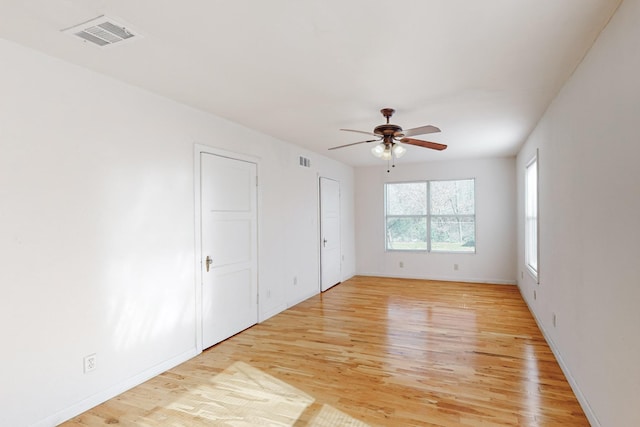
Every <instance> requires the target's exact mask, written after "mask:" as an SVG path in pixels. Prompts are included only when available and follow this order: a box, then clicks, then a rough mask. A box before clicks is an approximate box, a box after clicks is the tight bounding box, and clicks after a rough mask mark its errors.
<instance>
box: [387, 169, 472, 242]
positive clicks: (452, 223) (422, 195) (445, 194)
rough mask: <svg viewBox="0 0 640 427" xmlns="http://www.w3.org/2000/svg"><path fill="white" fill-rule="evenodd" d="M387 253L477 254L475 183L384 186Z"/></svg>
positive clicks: (432, 182)
mask: <svg viewBox="0 0 640 427" xmlns="http://www.w3.org/2000/svg"><path fill="white" fill-rule="evenodd" d="M385 230H386V239H385V240H386V243H385V244H386V249H387V250H397V251H429V252H471V253H473V252H475V250H476V242H475V240H476V239H475V234H476V218H475V180H473V179H465V180H455V181H453V180H452V181H421V182H403V183H387V184H385Z"/></svg>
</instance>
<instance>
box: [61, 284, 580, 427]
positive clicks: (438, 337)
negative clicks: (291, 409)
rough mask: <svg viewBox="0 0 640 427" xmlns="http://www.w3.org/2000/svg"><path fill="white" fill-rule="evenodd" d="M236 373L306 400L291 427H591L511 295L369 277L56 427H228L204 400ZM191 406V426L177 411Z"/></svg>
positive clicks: (510, 290)
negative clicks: (252, 372) (194, 408)
mask: <svg viewBox="0 0 640 427" xmlns="http://www.w3.org/2000/svg"><path fill="white" fill-rule="evenodd" d="M235 362H242V363H245V364H247V365H249V366H251V367H252V368H255V369H256V370H257V371H256V372H263V373H264V374H265V375H267V376H269V377H273V378H275V379H277V380H279V381H283V382H285V383H287V384H288V385H290V386H291V387H292V388H293V389H297V390H299V391H300V392H301V393H302V394H304V395H308V396H311V397H312V398H313V399H314V401H313V403H312V404H311V405H309V406H308V407H307V408H306V410H304V411H303V412H302V415H301V416H300V417H299V418H298V419H297V420H296V421H295V423H293V424H290V425H295V426H296V427H301V426H311V425H314V423H315V424H316V425H319V424H322V425H323V426H324V425H327V423H328V422H331V421H330V420H331V419H332V417H338V418H340V417H342V418H340V419H341V420H342V421H340V423H342V424H344V425H349V424H348V423H347V421H345V420H346V419H349V418H350V419H351V420H352V421H351V422H352V423H353V424H352V425H361V424H357V423H358V422H363V423H366V424H368V425H369V426H499V425H517V426H588V425H589V423H588V421H587V418H586V417H585V415H584V413H583V411H582V409H581V408H580V405H579V404H578V401H577V399H576V397H575V395H574V394H573V392H572V390H571V388H570V386H569V384H568V382H567V380H566V378H565V377H564V375H563V373H562V371H561V370H560V367H559V366H558V363H557V361H556V360H555V358H554V356H553V353H552V352H551V350H550V349H549V346H548V345H547V343H546V342H545V340H544V338H543V336H542V334H541V332H540V330H539V329H538V327H537V325H536V323H535V321H534V319H533V317H532V316H531V313H530V312H529V310H528V308H527V306H526V304H525V303H524V301H523V300H522V297H521V296H520V294H519V291H518V289H517V288H516V287H515V286H504V285H487V284H467V283H452V282H437V281H423V280H406V279H389V278H377V277H354V278H352V279H350V280H348V281H346V282H344V283H342V284H340V285H338V286H336V287H334V288H332V289H331V290H329V291H327V292H325V293H323V294H321V295H317V296H315V297H313V298H310V299H309V300H307V301H304V302H302V303H300V304H298V305H296V306H295V307H292V308H290V309H288V310H286V311H285V312H283V313H280V314H279V315H277V316H275V317H273V318H271V319H269V320H267V321H266V322H263V323H262V324H259V325H256V326H254V327H252V328H250V329H248V330H246V331H244V332H242V333H240V334H238V335H236V336H234V337H232V338H230V339H228V340H226V341H224V342H222V343H220V344H218V345H216V346H214V347H212V348H210V349H208V350H206V351H205V352H203V353H202V354H201V355H199V356H197V357H196V358H194V359H192V360H190V361H188V362H186V363H184V364H182V365H180V366H178V367H176V368H174V369H172V370H170V371H168V372H165V373H164V374H162V375H159V376H158V377H156V378H153V379H152V380H150V381H148V382H146V383H144V384H142V385H140V386H138V387H136V388H134V389H132V390H129V391H128V392H126V393H123V394H122V395H120V396H118V397H117V398H115V399H112V400H110V401H108V402H105V403H104V404H102V405H100V406H98V407H96V408H94V409H92V410H90V411H88V412H86V413H84V414H82V415H80V416H78V417H76V418H74V419H73V420H70V421H69V422H68V423H66V424H63V425H66V426H97V425H104V424H115V423H118V424H119V425H136V426H138V425H148V426H158V425H163V426H164V425H172V426H179V425H184V426H187V425H188V426H191V425H224V424H220V423H217V422H216V414H215V411H213V410H212V409H211V408H206V407H204V406H202V405H206V404H207V402H206V399H203V397H202V396H203V395H205V396H206V393H203V392H202V390H204V389H203V387H210V385H211V384H212V382H215V380H214V379H215V378H216V376H217V375H219V374H220V373H222V372H226V371H225V370H227V369H228V368H229V367H230V366H232V365H233V364H234V363H235ZM218 378H220V377H218ZM218 382H219V381H218ZM198 390H200V392H198ZM190 396H197V398H196V397H194V398H193V399H192V400H194V402H192V403H195V401H197V404H198V405H200V406H201V408H200V411H199V412H198V414H197V416H196V415H194V414H188V413H185V412H180V411H179V410H176V409H175V407H176V405H175V402H176V401H180V402H182V403H184V402H189V399H191V397H190ZM210 403H211V404H212V405H213V406H212V407H215V404H216V403H215V402H210ZM178 409H179V408H178ZM338 418H335V419H338ZM336 422H338V421H336ZM229 425H231V424H229ZM264 425H270V424H269V423H268V422H266V423H265V424H264ZM273 425H276V424H273ZM278 425H280V424H278ZM336 425H338V424H336Z"/></svg>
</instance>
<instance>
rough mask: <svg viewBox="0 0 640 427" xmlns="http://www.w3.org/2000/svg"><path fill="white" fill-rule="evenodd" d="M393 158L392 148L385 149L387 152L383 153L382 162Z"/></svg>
mask: <svg viewBox="0 0 640 427" xmlns="http://www.w3.org/2000/svg"><path fill="white" fill-rule="evenodd" d="M392 157H393V156H392V154H391V149H390V148H385V150H384V151H383V152H382V156H380V158H381V159H382V160H391V158H392Z"/></svg>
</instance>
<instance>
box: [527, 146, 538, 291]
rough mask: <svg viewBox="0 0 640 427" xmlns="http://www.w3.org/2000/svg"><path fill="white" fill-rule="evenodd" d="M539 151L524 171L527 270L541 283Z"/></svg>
mask: <svg viewBox="0 0 640 427" xmlns="http://www.w3.org/2000/svg"><path fill="white" fill-rule="evenodd" d="M539 182H540V175H539V162H538V152H537V150H536V154H535V155H534V156H533V158H532V159H531V160H529V162H528V163H527V166H526V168H525V172H524V261H525V265H526V267H527V271H528V272H529V274H531V276H533V278H534V279H535V280H536V282H538V283H539V272H540V221H539V218H540V216H539V212H540V206H539V194H540V191H539Z"/></svg>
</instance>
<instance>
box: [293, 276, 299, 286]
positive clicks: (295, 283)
mask: <svg viewBox="0 0 640 427" xmlns="http://www.w3.org/2000/svg"><path fill="white" fill-rule="evenodd" d="M297 284H298V276H293V286H296V285H297Z"/></svg>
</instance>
